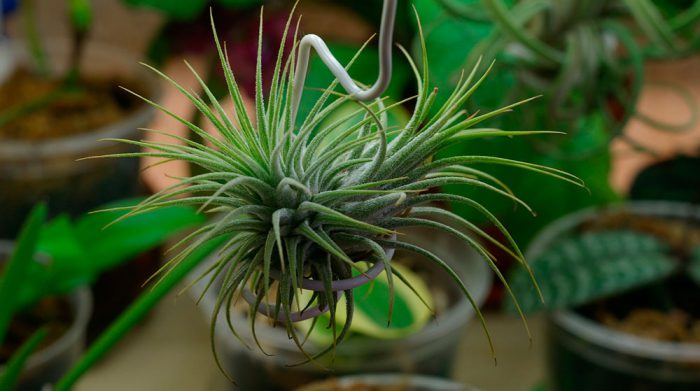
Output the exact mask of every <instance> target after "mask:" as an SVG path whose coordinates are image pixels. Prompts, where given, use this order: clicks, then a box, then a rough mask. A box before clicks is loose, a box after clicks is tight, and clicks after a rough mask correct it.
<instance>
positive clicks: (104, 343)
mask: <svg viewBox="0 0 700 391" xmlns="http://www.w3.org/2000/svg"><path fill="white" fill-rule="evenodd" d="M226 239H227V238H225V237H221V238H217V239H213V240H210V241H208V242H206V243H204V244H203V245H201V246H199V247H198V248H197V250H195V251H194V252H193V253H192V254H191V255H190V256H188V257H187V258H185V259H183V260H182V262H181V263H180V264H178V265H177V266H175V267H174V268H173V269H172V270H171V271H169V272H168V273H167V274H165V275H164V276H163V278H162V279H161V280H160V281H159V282H158V283H157V284H155V286H154V287H153V288H152V289H150V290H149V291H147V292H145V293H143V294H142V295H141V296H139V298H138V299H137V300H136V301H135V302H134V303H133V304H132V305H131V306H129V308H127V309H126V311H124V312H123V313H122V314H121V315H120V316H119V318H118V319H117V320H116V321H114V323H112V324H111V326H110V327H109V328H108V329H107V330H106V331H105V332H103V333H102V335H100V337H99V338H98V339H97V340H96V341H95V342H94V343H93V344H92V345H91V346H90V348H89V349H88V350H87V351H86V352H85V354H84V355H83V357H82V358H81V359H80V361H78V363H77V364H75V365H74V366H73V367H72V368H71V369H70V371H68V373H66V374H65V375H64V376H63V378H61V380H59V382H58V383H57V384H56V387H55V388H54V389H53V390H54V391H68V390H70V389H71V388H72V387H73V385H74V384H75V383H76V382H77V381H78V379H80V377H81V376H82V375H83V374H85V372H87V371H88V370H89V369H90V368H91V367H92V366H93V365H95V364H96V363H97V362H98V361H99V360H100V359H101V358H102V357H103V356H104V355H105V354H106V353H107V352H109V350H110V349H112V347H113V346H114V345H115V344H116V343H117V342H119V341H120V340H121V339H122V338H123V337H124V336H125V335H126V334H127V333H128V332H129V331H130V330H131V329H132V328H134V326H136V325H137V324H138V323H139V322H140V321H141V319H143V317H144V316H146V315H147V314H148V313H149V312H150V311H151V309H153V307H155V305H156V304H158V303H159V302H160V300H161V299H163V297H165V296H166V295H167V294H168V293H169V292H170V291H171V290H172V289H173V288H174V287H175V286H176V285H178V284H179V283H180V282H181V281H182V280H183V279H184V278H185V277H186V276H187V275H188V274H189V273H190V272H191V271H192V270H193V269H194V268H195V267H197V266H198V265H199V264H200V263H201V262H202V261H203V260H204V259H205V258H206V257H207V256H209V254H211V253H212V252H213V251H214V250H216V249H217V248H218V247H219V246H221V245H222V244H223V243H224V242H225V240H226Z"/></svg>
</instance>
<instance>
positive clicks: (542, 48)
mask: <svg viewBox="0 0 700 391" xmlns="http://www.w3.org/2000/svg"><path fill="white" fill-rule="evenodd" d="M482 3H483V4H484V7H486V8H487V9H488V10H489V11H490V12H491V14H492V15H493V18H494V20H495V21H496V22H497V23H498V25H499V27H500V28H501V29H503V31H504V32H505V33H506V34H508V35H510V36H511V37H513V38H514V39H515V40H517V41H518V42H520V43H521V44H522V45H523V46H525V47H527V48H528V49H530V50H531V51H532V52H533V53H534V54H536V55H538V56H539V57H540V58H542V59H543V60H545V61H546V62H548V63H550V64H561V63H562V62H563V60H564V59H563V57H564V56H563V54H562V53H561V52H559V51H558V50H556V49H554V48H553V47H551V46H549V45H547V44H546V43H544V42H542V41H540V40H539V39H537V38H535V37H533V36H532V35H530V34H529V33H528V32H527V31H526V30H525V29H523V28H522V27H521V26H519V25H518V23H517V22H516V21H515V20H514V19H513V18H512V17H511V15H510V13H509V12H508V9H507V8H506V6H505V5H503V2H502V1H501V0H482Z"/></svg>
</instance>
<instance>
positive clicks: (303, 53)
mask: <svg viewBox="0 0 700 391" xmlns="http://www.w3.org/2000/svg"><path fill="white" fill-rule="evenodd" d="M396 2H397V0H384V6H383V8H382V21H381V25H380V28H379V75H378V76H377V81H376V82H375V83H374V84H373V85H372V86H371V87H370V88H368V89H366V90H363V89H362V88H360V87H359V86H358V85H357V84H356V83H355V82H354V81H353V80H352V78H351V77H350V75H349V74H348V72H347V71H346V70H345V67H343V65H342V64H340V62H339V61H338V59H336V58H335V56H333V53H331V51H330V49H329V48H328V45H326V42H325V41H324V40H323V39H322V38H321V37H319V36H318V35H315V34H307V35H305V36H304V37H303V38H302V39H301V41H300V42H299V55H298V57H297V62H296V67H295V74H294V86H293V91H292V120H293V121H292V123H294V121H296V116H297V110H298V109H299V103H300V102H301V96H302V94H303V92H304V83H305V82H306V74H307V73H308V69H309V59H310V58H311V49H312V48H313V49H314V50H315V51H316V53H317V54H318V55H319V57H320V58H321V61H323V63H324V64H325V65H326V67H327V68H328V70H330V71H331V73H332V74H333V76H335V77H336V78H337V79H338V81H339V82H340V85H342V86H343V88H344V89H345V91H346V92H347V93H348V94H350V95H351V96H352V97H353V98H354V99H356V100H360V101H368V100H372V99H375V98H377V97H379V96H380V95H381V94H382V93H383V92H384V91H385V90H386V88H387V87H388V86H389V82H390V81H391V72H392V58H391V53H392V45H393V40H394V25H395V22H396Z"/></svg>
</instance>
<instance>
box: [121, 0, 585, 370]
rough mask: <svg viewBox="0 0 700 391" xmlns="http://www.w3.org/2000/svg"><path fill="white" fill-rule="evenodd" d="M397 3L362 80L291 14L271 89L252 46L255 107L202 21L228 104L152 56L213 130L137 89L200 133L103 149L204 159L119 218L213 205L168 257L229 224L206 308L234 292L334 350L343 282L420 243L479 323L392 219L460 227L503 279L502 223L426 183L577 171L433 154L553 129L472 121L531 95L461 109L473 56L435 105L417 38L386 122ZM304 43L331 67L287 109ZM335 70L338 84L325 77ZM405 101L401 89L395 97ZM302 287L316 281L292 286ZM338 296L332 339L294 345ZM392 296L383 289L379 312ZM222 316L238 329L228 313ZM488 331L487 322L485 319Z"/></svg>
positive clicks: (299, 78) (225, 302)
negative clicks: (488, 226)
mask: <svg viewBox="0 0 700 391" xmlns="http://www.w3.org/2000/svg"><path fill="white" fill-rule="evenodd" d="M395 6H396V1H395V0H387V1H385V5H384V13H383V20H384V23H383V25H382V31H381V33H380V37H379V41H380V57H381V62H380V68H381V70H380V76H379V80H378V81H377V83H376V84H375V85H374V86H372V87H371V88H369V89H367V90H364V89H362V88H361V87H360V86H357V85H355V84H354V83H353V81H352V79H351V78H350V77H349V75H348V74H347V73H346V72H345V70H344V69H343V67H342V66H340V64H338V63H337V61H336V60H335V58H333V56H332V55H330V53H329V52H328V50H327V48H326V46H325V44H324V42H323V41H322V40H321V39H320V38H319V37H316V36H313V35H307V36H305V37H304V38H303V39H301V40H298V39H297V34H296V30H293V29H291V28H290V27H291V24H292V17H290V19H289V20H288V22H287V26H286V29H285V37H283V38H282V40H281V44H280V48H279V54H278V57H277V60H276V63H275V67H274V72H273V77H272V81H271V83H270V86H269V95H268V96H264V95H263V85H262V75H263V70H262V69H261V68H262V66H261V61H262V60H261V55H260V53H261V48H260V46H259V47H258V56H257V72H256V76H257V83H256V91H255V111H254V112H252V113H247V112H246V110H245V107H244V104H243V97H242V95H241V90H240V88H239V86H238V84H237V83H236V78H235V76H234V74H233V72H232V71H231V63H230V60H229V58H228V56H227V54H226V53H225V50H224V49H223V48H222V45H221V43H220V42H219V40H218V37H217V34H216V29H215V27H214V25H213V22H212V29H213V30H214V39H215V43H216V47H217V50H218V53H219V57H220V61H221V66H222V68H223V71H224V74H225V77H226V81H227V87H228V94H229V97H230V98H231V99H232V101H233V102H234V105H235V111H234V112H233V113H228V112H226V111H225V110H224V109H223V108H222V106H221V104H220V103H219V100H218V99H217V98H216V97H215V96H214V94H213V93H212V92H211V90H210V89H209V87H208V86H207V85H206V84H205V83H204V82H203V81H202V79H201V78H199V76H198V75H197V73H196V72H195V71H194V70H193V69H192V72H193V73H194V75H195V76H196V77H197V78H198V80H199V82H200V84H201V87H202V90H203V93H204V95H205V96H204V97H200V96H198V95H196V94H194V93H191V92H189V91H187V90H186V89H184V88H183V87H182V86H180V85H179V84H178V83H177V82H176V81H174V80H172V79H170V78H169V77H168V76H166V75H164V74H162V73H161V72H160V71H158V70H156V69H155V68H151V69H152V70H153V71H154V72H156V73H157V74H159V75H160V76H162V77H163V78H165V79H166V80H168V81H169V82H170V83H172V85H173V86H175V87H176V88H177V89H178V90H179V91H180V92H181V93H182V94H184V95H185V96H187V98H188V99H189V100H190V101H191V102H192V104H193V105H194V106H195V107H196V108H197V109H198V110H199V112H200V113H201V115H202V118H203V119H205V120H206V121H209V122H211V124H212V125H214V127H215V129H216V131H217V132H218V134H215V135H211V134H209V133H207V132H205V131H204V130H203V129H202V128H201V127H200V126H198V125H196V124H195V123H193V122H190V121H188V120H186V119H183V118H180V117H178V116H177V115H176V114H174V113H173V112H171V111H170V110H168V109H167V108H165V107H162V106H160V105H159V104H157V103H155V102H151V101H148V100H146V99H145V98H144V100H146V101H147V102H148V103H150V104H151V105H153V106H155V107H156V108H158V109H160V110H162V111H163V112H164V113H166V114H168V115H170V116H172V117H173V118H175V119H177V120H178V121H180V122H181V123H183V124H184V125H186V126H187V127H188V128H189V129H190V130H191V131H192V132H193V133H194V134H196V135H197V136H198V137H199V138H201V141H195V140H189V139H182V138H179V137H177V136H174V135H170V134H169V133H167V132H162V131H158V130H150V131H153V132H157V133H162V134H165V135H168V136H170V137H171V138H172V139H173V143H167V142H145V141H131V140H118V141H121V142H125V143H130V144H134V145H138V146H141V147H144V148H148V149H149V150H150V151H149V152H139V153H129V154H118V155H109V157H143V156H154V157H158V158H164V159H177V160H182V161H185V162H188V163H190V164H193V165H195V166H198V167H199V169H201V171H200V172H202V173H200V174H197V175H194V176H192V177H189V178H182V179H181V180H180V182H179V183H178V184H177V185H175V186H172V187H171V188H168V189H165V190H163V191H161V192H159V193H157V194H155V195H153V196H151V197H150V198H148V199H146V200H145V201H143V202H142V203H141V204H140V205H138V206H136V207H134V208H132V209H130V212H129V213H127V214H126V215H125V218H126V217H128V216H131V215H136V214H139V213H144V212H147V211H151V210H155V209H159V208H163V207H167V206H171V205H195V206H199V208H200V210H202V211H205V212H207V213H211V214H214V215H215V217H214V218H212V219H211V220H210V221H209V222H208V223H207V224H205V225H204V226H202V227H201V228H200V229H197V230H196V231H194V232H193V233H192V234H190V235H188V236H187V237H186V238H184V239H183V240H182V241H181V242H180V243H178V244H177V245H176V246H175V248H176V249H177V251H178V253H177V255H175V256H174V257H173V258H172V260H171V261H170V262H169V265H168V266H170V267H172V268H176V267H177V265H178V264H179V263H180V262H182V260H183V259H186V258H187V257H188V256H189V255H190V254H192V253H193V252H195V251H197V249H198V248H199V247H200V246H201V245H203V244H205V243H208V242H209V241H210V240H211V239H215V238H221V237H223V238H226V239H225V244H224V245H223V247H221V249H220V250H219V251H218V253H217V257H216V262H215V263H214V264H213V265H212V266H211V267H210V268H209V269H208V270H207V271H206V272H205V273H204V274H203V275H201V276H200V277H199V278H200V279H207V281H208V286H207V289H213V288H212V287H213V286H215V285H214V281H215V280H217V279H220V281H221V284H220V288H218V289H219V292H218V300H217V303H216V306H215V307H216V308H215V310H214V317H215V318H216V317H217V316H219V314H220V313H222V314H229V313H230V312H229V311H231V307H232V305H233V303H235V302H237V301H239V300H240V301H247V302H248V304H249V305H248V308H249V313H250V316H251V318H253V317H254V315H255V313H256V312H258V313H261V314H263V315H265V316H268V317H270V318H272V319H273V320H274V321H276V322H279V323H280V324H282V325H284V327H285V328H286V330H287V332H288V334H289V336H290V338H291V339H293V340H294V341H295V343H296V344H297V346H298V347H299V349H300V350H301V351H302V352H304V353H305V354H307V355H308V356H307V357H308V358H309V359H314V358H316V357H319V356H321V355H322V354H324V353H327V352H329V351H331V350H332V349H333V348H334V346H335V345H336V344H337V343H339V342H341V341H342V340H343V338H344V337H345V336H346V334H347V331H348V329H349V326H350V324H351V322H352V315H353V288H355V287H357V286H359V285H360V284H364V283H366V282H368V281H370V280H372V279H373V278H374V277H376V276H377V275H378V274H379V273H381V272H384V273H386V276H387V279H388V281H389V286H390V287H391V286H392V281H393V279H394V278H398V279H400V280H404V281H405V279H404V276H403V275H402V274H401V273H400V272H399V271H398V270H397V269H396V268H395V267H394V265H393V264H392V254H393V251H394V250H395V249H401V250H407V251H410V252H414V253H417V254H419V255H421V256H424V257H426V258H427V259H429V260H431V261H432V262H434V263H435V264H436V265H438V266H439V267H441V268H442V269H444V270H445V271H446V272H447V273H448V274H449V275H450V276H451V277H452V278H453V279H454V280H455V282H456V283H457V284H459V286H460V287H461V289H462V291H463V292H464V294H465V295H466V297H467V298H468V299H469V300H470V301H471V303H472V305H473V306H474V308H475V310H476V312H477V314H478V316H479V318H480V321H481V322H482V324H484V319H483V317H482V316H481V313H480V312H479V309H478V308H477V304H476V303H475V302H474V301H473V300H472V297H471V295H470V293H469V291H468V290H467V288H466V287H465V286H464V284H463V283H462V281H460V280H459V278H458V277H457V275H456V274H455V272H454V271H453V270H451V268H450V267H449V266H448V265H447V264H446V263H445V262H444V261H443V260H442V259H441V258H440V257H439V256H437V255H435V254H433V253H431V252H430V251H428V250H426V249H423V248H421V247H419V246H416V245H413V244H409V243H407V242H405V241H404V240H403V239H402V238H401V235H400V234H397V232H396V230H397V229H399V228H401V227H406V226H425V227H431V228H434V229H435V230H437V231H442V232H446V233H448V234H451V235H455V236H457V237H459V238H460V239H461V240H462V241H463V242H464V243H465V245H468V246H471V247H472V248H474V249H475V250H476V251H477V252H478V253H479V254H480V255H482V256H483V258H484V260H485V261H486V262H488V263H489V265H490V266H491V268H492V269H493V270H494V272H495V273H496V275H497V276H498V277H499V278H500V279H501V280H502V281H504V282H505V280H504V278H503V276H502V275H501V273H500V271H499V269H498V267H497V265H496V264H495V263H494V257H493V256H492V255H491V254H490V253H489V251H488V250H487V249H486V248H485V247H484V245H483V244H482V242H481V241H480V240H479V239H478V238H480V239H483V240H485V241H488V242H491V243H493V244H494V245H496V246H498V247H500V248H501V249H503V250H504V251H506V252H508V253H509V254H511V255H512V256H513V257H514V258H516V259H518V260H519V261H521V262H522V264H523V265H525V267H527V265H526V264H525V262H524V261H523V256H522V253H521V252H520V250H519V249H518V247H517V245H516V243H515V242H514V241H513V240H512V239H510V236H509V235H508V232H507V230H506V229H505V227H503V225H502V224H500V222H499V221H498V220H497V219H496V217H495V216H494V215H493V214H491V212H489V210H487V209H486V208H485V207H483V206H482V205H481V204H480V203H479V201H477V200H474V199H471V198H469V197H466V196H458V195H453V194H447V193H444V192H441V191H439V190H437V191H433V192H426V191H427V190H428V189H436V188H437V189H439V187H440V186H443V185H448V184H457V185H462V186H465V187H470V188H482V189H487V190H488V191H490V192H492V194H493V195H495V196H499V197H503V198H504V199H505V200H510V201H512V202H515V203H518V204H521V205H523V206H524V207H526V208H527V205H525V203H524V202H523V201H521V200H520V199H519V198H518V197H517V196H515V195H514V194H512V193H511V192H510V191H509V190H508V188H507V187H506V186H505V185H503V183H502V182H501V181H500V180H498V179H497V178H494V177H492V176H491V175H489V174H487V173H486V172H484V171H481V170H480V169H478V168H477V167H478V166H480V165H500V166H510V167H515V168H520V169H523V170H529V171H534V172H538V173H542V174H545V175H549V176H551V177H554V178H558V179H561V180H564V181H567V182H571V183H574V184H577V185H581V183H580V181H579V180H578V179H577V178H576V177H574V176H572V175H570V174H567V173H565V172H562V171H559V170H555V169H551V168H548V167H544V166H539V165H535V164H530V163H524V162H519V161H515V160H510V159H507V158H499V157H493V156H454V157H450V158H444V159H434V156H435V154H436V153H437V152H438V151H440V150H441V149H443V148H444V147H446V146H449V145H452V144H455V143H462V142H469V141H471V140H473V139H476V138H481V137H511V136H522V135H532V134H539V133H551V132H545V131H523V132H512V131H505V130H499V129H490V128H481V127H479V125H480V124H481V123H482V122H483V121H486V120H488V119H490V118H493V117H495V116H498V115H500V114H504V113H506V112H508V111H511V110H513V109H514V108H516V107H518V106H520V105H521V104H523V103H525V102H527V101H528V100H529V99H527V100H524V101H521V102H517V103H514V104H510V105H507V106H505V107H502V108H500V109H497V110H494V111H492V112H485V113H478V112H475V113H468V112H466V111H465V110H463V109H462V108H463V107H464V104H465V102H467V101H468V100H469V99H470V97H471V96H472V95H473V94H474V93H475V92H476V91H477V89H478V88H479V86H480V85H481V84H482V82H483V81H484V79H485V78H486V76H487V74H488V72H486V73H484V74H481V75H479V74H477V69H476V67H475V68H474V69H472V70H471V71H470V72H468V73H464V74H463V77H461V78H460V81H459V83H458V84H457V86H456V88H455V89H454V91H452V92H451V93H450V94H449V97H448V98H447V100H446V101H445V103H444V104H443V105H442V106H440V107H434V106H433V102H435V99H436V96H437V94H438V91H437V90H436V89H433V88H431V87H430V85H429V84H428V83H429V80H428V64H427V59H426V56H425V47H424V46H423V50H424V54H423V58H422V59H423V64H422V68H423V72H421V71H419V70H418V67H417V65H416V64H415V63H413V61H412V60H411V57H410V55H409V54H408V53H407V52H406V51H405V50H404V49H403V48H400V50H401V51H402V52H403V53H404V55H406V58H407V61H408V62H409V63H410V65H411V67H412V69H413V72H414V74H415V77H416V80H417V95H416V96H415V97H414V98H415V108H414V110H413V112H412V116H411V118H410V120H409V121H408V123H407V124H406V125H405V126H402V127H395V128H390V127H388V126H387V123H386V114H387V111H388V110H391V109H392V107H393V106H394V105H390V104H387V105H385V104H384V103H385V98H379V97H377V96H378V95H379V94H381V93H382V91H383V89H384V88H385V87H386V82H387V81H388V78H389V75H390V74H391V60H390V59H391V41H392V30H393V14H394V12H395ZM261 19H262V15H261ZM261 25H262V23H261ZM260 34H262V31H260ZM287 34H293V35H294V40H293V42H295V47H294V50H292V51H291V53H290V54H289V55H288V56H285V55H284V53H285V48H284V46H285V42H287V40H286V36H287ZM312 47H313V48H315V49H316V50H317V51H318V52H319V53H320V54H321V57H322V59H323V60H324V62H325V63H326V65H328V66H329V68H331V71H332V72H333V73H334V75H335V76H336V77H338V80H336V81H334V82H333V83H332V84H331V85H330V86H329V87H328V88H327V89H325V90H324V92H323V94H322V96H321V98H320V99H319V100H318V101H317V102H316V103H315V106H314V107H313V109H312V110H311V112H310V113H309V114H308V115H307V116H305V117H304V118H297V114H296V111H297V108H298V105H299V100H300V98H301V95H302V87H303V85H304V78H305V74H306V68H307V64H308V59H309V54H310V49H311V48H312ZM363 48H364V47H363ZM350 65H351V64H349V65H348V67H350ZM339 83H340V84H341V85H342V86H343V87H344V88H345V90H346V91H348V92H349V93H348V94H343V93H339V92H336V91H335V88H336V86H337V85H338V84H339ZM331 98H336V99H335V100H333V99H331ZM347 102H355V103H356V105H357V109H356V111H355V112H353V113H351V114H350V115H348V116H347V117H345V118H342V119H339V120H337V121H334V122H332V123H331V124H328V125H326V126H319V124H320V123H322V122H323V120H324V119H326V118H327V117H329V116H330V115H331V113H333V112H334V110H335V109H336V108H338V107H339V106H341V105H343V104H345V103H347ZM403 103H405V101H402V102H399V103H396V104H395V105H399V104H403ZM431 112H434V113H435V114H430V113H431ZM358 114H362V117H361V120H354V119H353V118H355V117H356V116H357V115H358ZM433 201H452V202H458V203H463V204H465V205H468V206H470V207H472V208H474V209H475V210H477V211H478V212H479V213H481V214H483V215H484V216H486V218H488V219H490V220H491V221H492V222H493V223H494V224H495V225H496V226H497V227H499V229H500V230H501V232H502V233H503V235H505V236H506V237H507V238H509V242H508V245H503V244H501V243H500V242H499V241H497V240H495V239H494V238H493V237H491V236H490V235H489V234H487V233H485V232H483V231H482V230H481V229H479V228H478V227H476V226H475V225H474V224H473V223H471V222H470V221H468V220H465V219H463V218H461V217H459V216H457V215H455V214H453V213H452V212H450V211H448V210H444V209H441V208H437V207H433V206H425V204H429V203H431V202H433ZM463 230H468V231H471V232H472V233H473V235H468V234H465V233H463ZM360 261H363V262H367V263H369V264H370V265H371V266H370V268H369V270H365V269H359V275H357V276H355V277H352V272H353V269H358V268H359V266H358V263H359V262H360ZM167 270H168V269H167V268H165V269H164V271H163V273H164V274H163V277H162V278H164V279H167V276H168V275H167V273H168V271H167ZM533 281H534V280H533ZM390 289H391V288H390ZM302 290H310V291H312V292H313V293H312V294H311V295H305V296H303V295H302V294H301V293H300V292H301V291H302ZM342 296H344V297H345V300H346V301H347V304H348V305H347V306H346V308H347V313H346V318H347V322H346V323H345V325H344V327H342V329H341V330H340V331H339V332H337V333H336V332H335V328H333V333H334V334H333V343H332V344H331V345H330V346H328V347H327V348H326V349H324V350H322V351H320V352H314V353H313V354H309V353H307V352H305V351H304V347H303V336H300V335H298V333H299V331H298V330H297V329H296V328H295V327H294V323H295V322H297V321H301V320H304V319H309V318H315V317H317V316H318V315H319V314H321V313H323V312H326V311H328V312H329V314H330V318H331V324H333V322H334V314H335V309H336V304H337V303H338V300H340V298H341V297H342ZM302 297H306V299H303V298H302ZM514 299H515V298H514ZM516 302H517V300H516ZM516 305H517V304H516ZM391 308H392V306H391V303H390V306H389V319H390V318H391V316H390V314H391V311H392V309H391ZM226 316H228V315H226ZM228 323H229V326H230V329H231V332H232V333H233V334H234V335H236V329H235V326H236V325H233V324H231V322H228ZM215 325H216V321H213V322H212V325H211V328H212V335H213V334H214V333H213V331H214V327H215ZM251 327H252V328H253V335H255V327H256V326H255V322H251ZM485 330H486V328H485ZM486 333H487V335H488V331H486ZM489 342H490V337H489Z"/></svg>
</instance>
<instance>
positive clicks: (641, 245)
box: [507, 217, 700, 312]
mask: <svg viewBox="0 0 700 391" xmlns="http://www.w3.org/2000/svg"><path fill="white" fill-rule="evenodd" d="M632 218H633V217H632ZM664 224H666V223H664V222H663V220H658V221H657V222H656V225H658V226H659V227H661V228H660V229H662V230H664V229H667V230H669V231H671V230H672V229H671V228H668V226H667V225H664ZM680 224H693V223H691V222H681V223H680ZM684 229H691V228H690V226H687V227H686V228H684ZM690 244H691V243H685V242H683V243H682V245H683V246H681V247H679V246H677V245H671V244H669V243H667V242H665V241H664V240H662V239H661V238H659V237H657V236H655V235H652V234H650V233H646V232H642V231H635V230H634V229H626V230H625V229H604V230H600V231H591V232H584V233H581V234H575V233H570V234H569V235H566V236H565V237H563V238H561V239H559V240H558V241H556V242H555V243H553V245H551V246H550V247H549V248H547V249H546V250H545V251H544V252H543V253H542V254H540V255H538V256H537V257H536V258H533V259H532V260H531V266H532V270H533V273H534V274H535V276H536V277H537V279H538V281H540V285H539V286H540V290H541V292H542V295H543V296H544V298H545V301H544V303H542V302H541V301H539V300H538V297H537V296H536V295H534V294H533V292H532V289H530V287H528V286H527V281H526V280H527V275H524V274H523V273H522V272H520V271H518V270H515V271H514V272H513V275H512V276H511V278H510V279H509V282H510V284H511V286H512V288H513V290H514V291H515V292H516V294H517V295H518V297H519V298H520V299H521V305H522V308H523V310H524V311H526V312H535V311H541V310H545V309H546V310H557V309H562V308H575V307H577V306H579V305H583V304H589V303H592V302H594V301H595V300H600V299H605V298H608V297H611V296H614V295H617V294H620V293H624V292H628V291H631V290H633V289H636V288H641V287H645V286H648V287H652V288H651V289H652V291H653V292H655V296H656V297H657V298H658V299H659V300H661V301H664V305H668V304H669V300H666V299H668V298H669V297H670V296H669V295H668V294H667V293H666V290H667V289H669V288H668V286H664V285H663V284H662V283H663V281H665V280H667V279H669V278H671V277H673V276H686V277H687V278H689V279H690V280H691V281H693V282H694V283H695V284H696V285H697V288H699V289H700V273H699V271H700V246H697V245H696V246H695V247H693V246H691V245H690ZM654 286H656V287H658V288H653V287H654ZM507 308H509V309H510V310H513V308H514V307H512V305H510V304H507ZM665 309H667V310H670V309H672V308H665Z"/></svg>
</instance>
